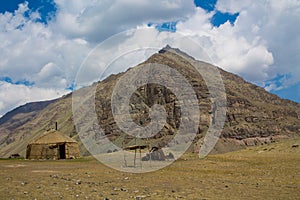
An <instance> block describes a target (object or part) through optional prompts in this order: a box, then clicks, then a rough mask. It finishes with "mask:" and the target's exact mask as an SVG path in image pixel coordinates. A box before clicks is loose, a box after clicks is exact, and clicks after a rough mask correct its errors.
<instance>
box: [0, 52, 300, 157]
mask: <svg viewBox="0 0 300 200" xmlns="http://www.w3.org/2000/svg"><path fill="white" fill-rule="evenodd" d="M174 51H175V52H176V53H174ZM178 54H180V55H181V56H179V55H178ZM185 57H188V55H186V54H184V53H182V52H180V50H178V49H171V48H170V47H168V48H165V49H162V50H161V51H160V52H159V53H157V54H154V55H153V56H151V57H150V58H149V59H148V60H147V61H145V62H144V63H143V64H147V63H159V64H162V65H167V66H169V67H171V68H173V69H175V70H177V71H178V72H179V73H180V74H181V75H182V76H184V77H185V79H186V80H188V82H189V84H190V85H191V86H192V88H193V90H194V91H195V94H196V96H197V99H198V105H199V107H200V111H201V112H200V122H199V127H198V134H197V137H196V138H195V140H194V151H198V150H199V147H200V146H201V144H202V142H203V136H204V135H205V133H206V131H207V129H208V127H209V124H210V122H211V118H212V115H213V113H214V111H213V110H212V106H211V105H212V100H213V99H214V98H217V97H211V94H210V92H209V91H208V88H207V86H206V84H205V81H204V79H203V77H201V75H200V74H199V73H198V72H197V71H196V69H195V68H194V67H193V66H192V65H191V63H189V62H187V59H185ZM189 59H190V57H189ZM199 63H200V64H201V65H203V66H205V67H210V66H211V65H210V64H208V63H204V62H200V61H199ZM130 70H132V69H129V70H128V71H130ZM219 70H220V73H221V76H222V78H223V82H224V85H225V90H226V97H227V105H226V106H227V114H226V122H225V126H224V129H223V131H222V134H221V139H220V142H219V144H217V146H216V152H226V151H230V150H235V149H237V148H241V147H244V146H247V145H258V144H263V143H269V142H272V141H275V140H277V139H280V138H285V137H292V136H295V135H299V133H300V123H299V122H300V106H299V104H297V103H295V102H292V101H289V100H283V99H280V98H279V97H277V96H276V95H273V94H270V93H268V92H266V91H265V90H264V89H262V88H260V87H258V86H255V85H253V84H251V83H248V82H246V81H244V80H243V79H242V78H240V77H238V76H236V75H234V74H231V73H228V72H225V71H223V70H221V69H219ZM128 71H127V72H123V73H120V74H117V75H111V76H110V77H108V78H107V79H105V80H104V81H101V82H99V83H97V91H96V96H95V101H96V113H97V117H98V121H99V125H100V126H101V128H102V129H103V130H104V134H105V135H106V136H107V137H108V138H109V139H110V140H111V141H113V142H114V143H115V144H116V145H117V146H119V147H121V146H122V145H124V144H125V145H132V144H134V143H136V140H134V138H133V137H132V136H129V135H126V134H125V133H124V132H123V131H122V130H121V129H120V128H119V127H118V126H117V124H116V122H115V120H114V117H113V114H112V108H111V95H112V93H113V89H114V87H115V85H116V84H117V81H118V80H120V78H121V77H122V76H123V75H124V74H126V73H128ZM161 76H162V78H164V77H163V76H164V75H163V74H162V75H161ZM216 89H218V88H216ZM71 101H72V100H71V96H70V95H68V96H65V97H63V98H60V99H58V100H56V101H55V102H52V103H51V104H49V105H47V107H45V108H44V109H42V110H39V111H38V113H37V115H35V116H34V117H33V118H32V119H31V120H30V121H28V122H26V123H24V124H22V125H21V126H19V127H17V128H16V129H10V130H8V129H6V128H5V127H6V125H7V123H10V120H8V121H7V120H6V121H5V122H4V123H3V124H1V126H0V131H1V132H0V134H1V135H2V138H6V139H5V140H6V144H4V143H3V144H2V146H1V145H0V157H5V156H7V155H11V154H12V153H19V154H20V155H22V154H23V153H24V150H25V149H26V148H25V147H26V145H27V142H28V141H30V140H31V139H33V138H34V137H37V136H39V135H40V134H41V133H42V132H43V131H44V128H45V127H47V126H48V125H49V122H50V121H58V122H59V124H60V127H61V128H59V130H60V131H61V132H64V133H66V134H67V135H68V136H72V137H73V138H75V139H77V140H79V138H78V136H77V134H76V131H75V128H74V124H73V116H72V108H71ZM154 104H160V105H162V106H163V107H164V109H165V110H166V113H167V118H166V124H165V125H164V127H163V128H162V129H161V131H159V133H158V134H156V135H154V136H153V137H151V138H148V139H149V141H150V143H151V144H155V145H156V146H159V147H164V146H165V145H166V144H167V143H168V142H169V141H170V140H171V139H172V138H173V137H174V135H175V134H176V131H177V130H178V128H179V127H180V124H181V123H182V121H181V120H187V121H189V119H188V118H187V119H181V117H182V112H181V109H182V108H181V106H180V102H179V100H178V98H177V97H176V95H175V94H174V93H173V92H172V91H171V90H169V89H168V88H166V87H165V86H162V85H159V84H153V83H151V84H146V85H143V86H141V87H140V88H138V89H137V90H136V91H135V93H134V94H133V95H132V96H131V98H130V103H129V106H130V113H131V118H132V120H133V121H134V122H135V123H136V124H138V125H140V126H146V125H148V124H149V123H150V121H151V120H150V117H149V115H150V113H149V111H150V108H151V106H153V105H154ZM223 106H224V105H223ZM190 123H192V122H190ZM191 125H192V124H191ZM4 135H5V137H4ZM101 137H102V135H100V134H99V135H96V136H95V138H96V140H97V138H98V139H99V140H100V139H101ZM8 140H10V141H12V142H7V141H8ZM138 142H139V141H138ZM24 146H25V147H24ZM23 147H24V148H23ZM235 147H237V148H235ZM218 148H219V149H218ZM81 151H82V152H81V154H83V155H84V154H85V152H86V150H85V149H84V147H83V146H81Z"/></svg>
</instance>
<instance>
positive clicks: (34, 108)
mask: <svg viewBox="0 0 300 200" xmlns="http://www.w3.org/2000/svg"><path fill="white" fill-rule="evenodd" d="M54 101H56V99H54V100H48V101H38V102H30V103H26V104H25V105H22V106H19V107H17V108H15V109H13V110H11V111H9V112H7V113H6V114H5V115H3V116H2V117H1V118H0V126H1V125H2V124H4V123H5V122H7V121H9V120H11V119H12V118H13V117H14V116H15V115H17V114H20V113H24V114H25V113H32V112H34V113H35V114H36V113H38V111H41V110H42V109H44V108H45V107H47V106H48V105H49V104H51V103H53V102H54Z"/></svg>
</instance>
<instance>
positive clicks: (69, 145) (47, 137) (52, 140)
mask: <svg viewBox="0 0 300 200" xmlns="http://www.w3.org/2000/svg"><path fill="white" fill-rule="evenodd" d="M79 156H80V153H79V148H78V143H77V142H76V141H75V140H73V139H72V138H70V137H68V136H66V135H64V134H63V133H60V132H59V131H57V130H50V131H47V132H46V133H45V134H44V135H42V136H41V137H39V138H38V139H36V140H34V141H33V142H31V143H29V144H28V145H27V150H26V159H73V158H78V157H79Z"/></svg>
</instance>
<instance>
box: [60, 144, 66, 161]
mask: <svg viewBox="0 0 300 200" xmlns="http://www.w3.org/2000/svg"><path fill="white" fill-rule="evenodd" d="M59 159H66V144H60V145H59Z"/></svg>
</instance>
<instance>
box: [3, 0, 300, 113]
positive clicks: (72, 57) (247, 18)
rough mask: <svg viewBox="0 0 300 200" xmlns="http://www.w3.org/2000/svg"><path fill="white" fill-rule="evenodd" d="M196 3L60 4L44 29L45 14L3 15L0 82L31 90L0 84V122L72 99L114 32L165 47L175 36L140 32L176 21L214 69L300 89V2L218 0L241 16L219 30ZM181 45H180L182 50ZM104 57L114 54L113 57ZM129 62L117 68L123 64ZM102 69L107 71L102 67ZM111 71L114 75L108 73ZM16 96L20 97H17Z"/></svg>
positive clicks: (127, 41) (107, 0)
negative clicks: (48, 102)
mask: <svg viewBox="0 0 300 200" xmlns="http://www.w3.org/2000/svg"><path fill="white" fill-rule="evenodd" d="M193 2H194V1H192V0H188V1H187V0H153V1H142V0H118V1H116V0H101V1H95V0H86V1H69V0H55V3H56V5H57V13H56V17H55V18H52V20H51V21H49V22H48V23H47V24H44V23H41V22H40V21H39V20H38V19H40V18H41V16H40V14H39V13H38V12H31V11H30V10H29V9H28V4H27V3H24V4H21V5H20V6H19V9H18V10H16V11H15V12H14V13H8V12H6V13H4V14H0V41H1V43H0V75H1V77H10V78H11V79H12V80H13V82H18V81H19V80H26V81H28V82H30V83H34V85H31V86H28V85H26V84H24V85H14V84H12V83H6V82H3V81H2V82H1V84H0V95H2V96H0V115H1V114H4V113H5V112H6V111H8V110H9V109H11V108H12V107H13V105H15V106H18V105H20V104H23V103H25V102H28V101H33V100H41V99H48V98H54V97H58V96H59V94H64V93H66V92H68V90H67V89H66V88H68V87H70V86H71V85H72V84H73V81H74V79H75V77H76V73H77V71H78V70H79V68H80V65H81V63H82V62H83V61H84V59H85V58H86V56H87V55H88V54H89V52H90V51H91V50H92V49H93V48H94V47H95V46H96V45H97V44H98V43H99V42H102V41H103V40H104V39H107V38H108V37H110V36H112V35H113V34H115V33H119V32H121V31H125V30H128V29H133V33H132V34H129V35H128V36H127V38H124V41H123V42H124V43H123V45H124V46H127V47H128V45H131V44H132V45H135V47H136V48H138V47H139V44H144V43H145V40H146V41H149V46H151V45H152V46H155V47H159V46H163V45H164V42H162V43H159V44H158V43H155V42H157V41H156V40H155V39H153V38H155V37H157V36H158V35H159V37H160V38H164V37H165V38H172V37H170V36H171V35H172V33H159V32H158V31H157V30H155V29H151V31H149V32H148V34H149V35H145V34H144V33H143V32H139V31H137V30H138V29H140V28H141V27H142V28H145V27H147V24H148V23H149V22H151V23H153V24H157V23H163V22H174V21H176V22H177V32H178V33H182V34H185V35H188V36H190V37H191V38H193V39H194V40H195V41H197V42H198V43H199V44H200V46H201V47H202V48H203V49H204V50H205V51H206V53H207V54H208V55H209V56H210V57H211V59H212V61H213V62H214V64H216V65H218V66H220V67H222V68H224V69H225V70H228V71H230V72H233V73H237V74H239V75H242V76H243V77H244V78H246V79H247V80H249V81H253V82H256V83H260V84H261V85H263V86H266V89H270V90H273V91H274V90H279V89H284V88H287V87H289V86H290V85H295V84H298V83H299V80H300V67H299V64H300V57H299V56H298V54H299V52H300V31H299V28H298V26H297V24H298V21H299V19H300V2H299V1H298V0H279V1H275V0H267V1H250V0H243V1H237V0H218V2H217V5H216V6H215V7H216V9H217V10H218V11H221V12H229V13H237V12H238V13H239V16H238V17H237V20H236V21H235V23H234V24H233V25H232V24H230V23H229V22H227V23H225V24H223V25H221V26H219V27H214V26H213V25H212V24H211V22H210V19H211V18H212V17H213V15H214V13H215V12H216V10H215V11H212V12H209V13H208V12H206V11H204V10H203V9H201V8H195V6H194V4H193ZM28 16H29V17H28ZM140 33H142V34H140ZM139 34H140V35H139ZM147 38H148V40H147ZM149 38H152V39H149ZM116 42H118V41H116ZM182 42H183V41H182ZM151 43H152V44H151ZM174 44H175V43H174ZM175 46H176V45H175ZM184 46H185V45H184V44H183V43H182V44H180V41H178V43H177V47H180V48H184ZM186 46H187V45H186ZM184 50H185V51H189V50H190V51H191V52H188V53H191V54H193V49H191V48H190V49H188V48H187V49H184ZM110 51H111V49H110ZM194 51H195V49H194ZM149 52H150V51H147V52H146V51H145V52H139V53H138V54H137V55H139V56H136V57H134V56H133V57H132V56H131V59H132V62H129V63H128V66H127V67H129V66H131V65H134V64H135V63H136V62H138V61H139V59H142V58H144V59H145V58H147V57H148V56H149V55H150V53H149ZM151 52H152V51H151ZM105 53H106V54H107V55H109V50H108V52H105ZM99 56H101V55H99ZM128 56H129V55H127V57H128ZM127 57H126V56H125V57H124V58H120V59H119V61H116V62H121V61H122V62H124V60H126V59H125V58H127ZM129 57H130V56H129ZM196 57H197V56H196ZM199 59H203V57H202V58H201V56H200V58H199ZM204 60H205V59H204ZM206 60H207V59H206ZM99 65H101V63H96V65H95V66H93V65H91V66H90V67H91V68H92V67H96V68H97V69H99ZM101 69H102V70H103V69H104V68H103V66H102V65H101ZM111 69H112V68H111ZM88 71H89V72H87V73H85V74H84V77H85V78H86V80H87V81H91V80H93V78H97V77H94V76H95V74H93V70H88ZM112 72H114V70H111V71H109V70H108V71H107V72H106V73H112ZM278 74H281V75H284V74H290V76H286V77H288V78H285V79H281V81H280V84H275V83H274V82H272V81H271V82H270V80H273V78H275V77H276V76H277V75H278ZM1 77H0V78H1ZM90 78H91V79H90ZM268 80H269V81H268ZM8 88H9V89H8ZM22 91H23V93H22ZM18 92H20V94H22V95H20V96H19V95H14V94H17V93H18ZM8 97H9V98H8ZM299 99H300V97H299Z"/></svg>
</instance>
